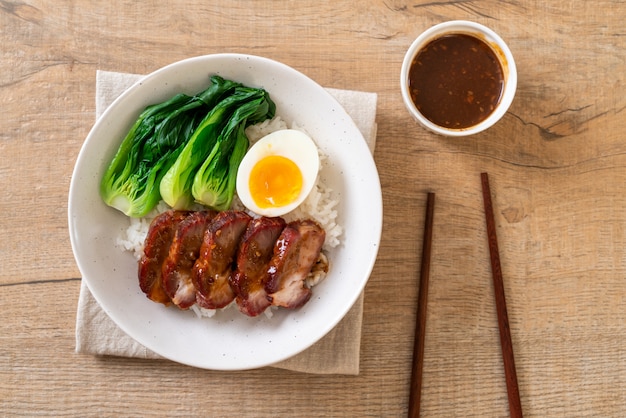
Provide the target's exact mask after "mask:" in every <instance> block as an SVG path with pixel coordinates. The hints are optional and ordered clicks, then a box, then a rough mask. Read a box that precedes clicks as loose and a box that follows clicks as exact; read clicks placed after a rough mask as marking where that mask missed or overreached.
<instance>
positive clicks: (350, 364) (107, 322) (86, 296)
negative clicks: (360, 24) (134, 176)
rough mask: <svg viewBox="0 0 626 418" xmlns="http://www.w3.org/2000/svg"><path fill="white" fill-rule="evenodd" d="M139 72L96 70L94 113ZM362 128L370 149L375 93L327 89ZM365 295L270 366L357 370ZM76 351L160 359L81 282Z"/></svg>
mask: <svg viewBox="0 0 626 418" xmlns="http://www.w3.org/2000/svg"><path fill="white" fill-rule="evenodd" d="M141 77H142V76H141V75H137V74H125V73H115V72H108V71H98V72H97V74H96V118H98V117H100V115H101V114H102V113H103V112H104V110H105V109H106V108H107V107H108V106H109V105H110V104H111V103H112V102H113V100H115V99H116V98H117V97H118V96H119V95H120V94H121V93H122V92H123V91H124V90H126V89H127V88H128V87H130V86H131V85H132V84H133V83H135V82H136V81H137V80H139V79H141ZM328 91H329V92H330V93H331V94H332V95H333V96H334V97H335V98H336V99H337V101H339V103H341V105H342V106H343V107H344V109H346V111H347V112H348V114H350V116H351V117H352V118H353V120H354V122H355V123H356V125H357V126H358V128H359V129H360V130H361V132H362V134H363V136H364V137H365V140H366V141H367V144H368V146H369V148H370V151H372V152H374V147H375V143H376V127H377V126H376V122H375V118H376V101H377V95H376V94H375V93H367V92H358V91H349V90H336V89H328ZM362 318H363V294H361V296H360V297H359V298H358V300H357V301H356V303H355V304H354V306H353V307H352V309H351V310H350V311H349V312H348V314H347V315H346V316H345V317H344V318H343V319H342V320H341V321H340V322H339V324H337V326H336V327H335V328H334V329H333V330H332V331H330V332H329V333H328V334H327V335H326V336H324V338H322V339H321V340H320V341H318V342H317V343H316V344H314V345H313V346H311V347H309V348H308V349H307V350H305V351H303V352H302V353H300V354H298V355H296V356H294V357H292V358H289V359H287V360H285V361H282V362H280V363H276V364H274V365H272V367H278V368H282V369H288V370H293V371H299V372H304V373H316V374H350V375H356V374H358V373H359V355H360V347H361V323H362ZM76 351H77V352H79V353H88V354H95V355H112V356H122V357H136V358H146V359H158V358H162V357H160V356H159V355H158V354H156V353H154V352H152V351H150V350H148V349H147V348H145V347H144V346H142V345H141V344H139V343H138V342H136V341H135V340H134V339H132V338H131V337H129V336H128V335H127V334H126V333H124V331H122V330H121V329H120V328H119V327H118V326H117V325H116V324H115V323H114V322H113V320H111V319H110V318H109V317H108V315H107V314H106V313H105V312H104V310H102V308H101V307H100V305H98V303H97V302H96V300H95V299H94V297H93V296H92V294H91V293H90V292H89V289H88V287H87V285H86V284H85V282H84V281H83V282H81V286H80V294H79V298H78V310H77V315H76Z"/></svg>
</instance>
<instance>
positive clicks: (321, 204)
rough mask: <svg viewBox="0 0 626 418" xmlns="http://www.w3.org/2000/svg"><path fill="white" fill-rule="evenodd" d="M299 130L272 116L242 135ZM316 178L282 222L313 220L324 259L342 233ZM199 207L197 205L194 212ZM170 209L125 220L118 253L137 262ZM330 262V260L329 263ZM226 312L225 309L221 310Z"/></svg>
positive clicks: (331, 197) (328, 194) (330, 195)
mask: <svg viewBox="0 0 626 418" xmlns="http://www.w3.org/2000/svg"><path fill="white" fill-rule="evenodd" d="M289 128H291V129H300V130H302V131H304V129H301V128H300V127H298V126H297V124H295V123H294V124H293V125H292V126H288V124H287V123H286V122H285V121H283V120H282V119H281V118H280V117H278V116H277V117H275V118H273V119H271V120H266V121H264V122H261V123H259V124H257V125H252V126H250V127H248V128H247V129H246V134H247V135H248V138H249V139H250V143H251V144H253V143H255V142H256V141H258V140H259V139H261V138H262V137H264V136H266V135H268V134H270V133H272V132H274V131H278V130H281V129H289ZM318 152H319V153H320V173H322V172H323V171H324V167H325V166H326V163H327V162H326V156H325V155H324V154H323V153H322V152H321V151H319V149H318ZM321 177H322V176H321V175H318V177H317V182H316V185H315V186H314V187H313V190H312V191H311V193H310V194H309V196H308V197H307V199H306V200H305V201H304V202H303V203H302V204H301V205H300V206H299V207H297V208H296V209H295V210H294V211H292V212H290V213H288V214H285V215H283V216H282V218H283V219H285V221H287V222H290V221H293V220H296V219H304V218H310V219H314V220H316V221H317V222H318V223H319V224H320V225H321V226H322V228H324V230H325V231H326V240H325V242H324V246H323V248H322V251H323V255H324V256H325V257H326V256H327V254H328V253H329V251H330V250H332V249H333V248H335V247H337V246H338V245H339V244H341V240H340V237H341V235H342V233H343V228H342V227H341V226H340V225H339V224H338V223H337V215H338V214H337V209H336V208H337V204H338V203H339V201H338V199H337V198H336V196H335V193H334V191H333V190H332V189H331V188H330V187H328V186H327V185H326V184H325V183H324V181H323V180H322V178H321ZM201 208H202V207H201V206H199V207H198V209H201ZM233 208H234V209H239V210H245V207H244V206H243V205H242V204H241V202H240V201H239V199H238V198H237V195H235V198H234V200H233ZM169 209H170V207H169V206H168V205H167V204H166V203H165V202H163V201H161V202H160V203H159V204H158V205H157V206H156V208H155V209H153V210H152V211H151V212H150V213H149V214H148V215H147V216H145V217H143V218H129V219H130V220H129V226H128V228H127V229H126V230H124V231H122V233H121V234H120V236H119V237H118V238H117V242H116V245H117V247H118V248H120V249H121V250H122V251H128V252H131V253H132V254H133V256H134V257H135V258H136V259H137V260H139V259H140V258H141V257H142V256H143V244H144V241H145V238H146V235H147V234H148V229H149V227H150V223H151V222H152V220H153V219H154V218H155V217H156V216H157V215H158V214H160V213H163V212H165V211H167V210H169ZM329 263H330V260H329ZM324 276H325V275H324V274H323V273H321V272H318V273H316V274H313V275H311V276H310V277H309V278H308V279H307V285H308V286H311V287H312V286H314V285H316V284H317V283H319V282H320V281H321V280H323V278H324ZM224 309H227V308H224ZM192 310H193V311H194V312H196V314H197V315H198V316H203V317H211V316H213V315H214V314H215V311H214V310H209V309H202V308H199V307H197V306H195V305H194V306H192ZM266 315H268V316H271V310H270V309H267V310H266Z"/></svg>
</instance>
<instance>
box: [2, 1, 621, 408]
mask: <svg viewBox="0 0 626 418" xmlns="http://www.w3.org/2000/svg"><path fill="white" fill-rule="evenodd" d="M625 18H626V8H625V7H624V3H623V2H621V1H611V0H599V1H594V2H582V1H581V2H568V1H563V0H555V1H551V2H544V1H539V0H530V1H523V2H522V1H515V0H514V1H509V2H498V1H492V0H485V1H481V2H476V1H460V2H459V1H443V2H432V1H428V2H422V1H412V2H407V1H403V0H386V1H370V0H364V1H361V2H352V1H350V2H347V1H332V2H331V1H316V2H306V1H303V2H298V3H297V5H296V3H295V2H274V1H269V0H253V1H243V0H235V1H223V0H216V1H212V2H206V1H199V0H189V1H186V2H182V1H178V0H173V1H170V2H156V1H148V2H136V1H129V0H112V1H109V2H101V1H90V0H86V1H81V2H73V1H66V0H61V1H57V2H43V1H37V0H33V1H26V2H24V1H21V2H18V1H11V0H7V1H3V2H0V28H2V30H0V40H1V41H2V45H3V46H2V49H1V50H2V59H1V60H0V107H1V108H2V112H3V114H2V118H0V156H1V158H0V193H1V195H0V196H1V199H0V210H1V211H2V213H3V216H2V218H1V220H0V231H1V232H2V240H0V256H1V257H2V258H1V262H0V315H1V317H2V318H3V320H2V321H0V411H2V414H6V415H9V416H16V415H50V416H81V417H84V416H120V415H135V416H150V415H153V416H157V415H158V416H162V415H169V416H190V415H200V416H250V417H253V416H254V417H258V416H308V417H318V416H319V417H322V416H372V417H379V416H385V417H387V416H390V417H394V416H405V415H406V414H407V411H408V392H407V388H408V386H409V381H410V372H411V358H412V342H413V341H412V335H413V331H414V310H415V306H416V296H415V295H417V285H418V273H417V272H418V271H419V261H420V260H419V251H420V245H421V244H420V239H419V237H420V236H421V234H422V228H423V226H422V217H421V216H416V215H415V214H422V213H424V199H423V195H424V193H425V192H426V191H428V190H437V223H436V224H435V226H434V231H433V233H434V235H435V236H436V237H437V245H436V246H433V249H432V259H431V272H430V287H429V297H428V299H429V300H428V329H427V335H426V346H425V350H424V370H423V391H422V398H421V412H422V416H437V417H440V416H445V417H448V416H467V417H472V416H476V417H496V416H506V415H507V413H508V404H507V396H506V386H505V380H504V374H503V370H502V365H501V363H500V362H499V358H500V351H499V350H500V348H499V335H498V325H497V321H496V319H495V318H496V307H495V304H494V301H493V298H492V297H489V295H491V294H492V292H493V289H492V287H491V283H490V280H489V278H490V267H489V263H488V262H486V260H488V259H489V255H488V248H487V246H486V242H487V240H486V236H485V232H484V218H483V209H482V201H481V191H480V182H479V181H478V180H477V179H478V175H479V173H481V172H489V173H490V175H492V176H493V177H494V178H497V179H498V181H497V187H493V193H494V198H497V202H498V211H497V212H496V213H495V216H496V222H497V225H498V228H499V229H498V233H502V234H503V235H504V236H506V237H507V239H506V241H503V242H502V245H501V247H500V257H501V260H502V266H503V274H504V276H505V277H506V278H507V280H506V282H505V292H506V295H507V307H508V313H509V318H510V327H511V334H512V344H513V347H514V349H515V356H516V365H517V375H518V376H517V377H518V381H519V387H520V392H521V393H523V394H524V396H523V398H522V406H523V410H524V413H525V415H526V416H531V417H532V416H537V417H562V416H576V417H596V416H624V415H626V393H625V392H624V390H623V388H624V387H626V361H625V359H626V348H625V347H626V309H624V306H626V300H625V299H626V297H625V295H626V280H624V277H625V276H626V211H625V210H624V207H626V194H625V193H624V184H626V141H625V140H624V132H626V118H625V117H624V115H625V109H626V94H624V93H625V85H626V80H625V78H626V59H625V55H624V51H626V30H625V29H624V24H623V22H624V20H625ZM451 19H468V20H473V21H477V22H479V23H483V24H485V25H487V26H489V27H491V28H492V29H494V30H495V31H496V32H498V33H499V34H500V35H501V36H502V38H503V39H504V40H505V41H506V42H507V43H508V44H509V46H510V48H511V50H512V51H513V54H514V56H515V59H516V63H517V66H518V71H519V84H518V91H517V95H516V98H515V100H514V102H513V105H512V106H511V108H510V111H509V112H508V113H507V115H506V116H505V117H504V118H503V119H502V120H501V121H500V122H499V123H498V124H497V125H496V126H494V127H493V128H492V129H490V130H488V131H486V132H484V133H481V134H479V135H477V136H475V137H472V138H470V139H463V140H450V139H445V138H441V137H437V136H435V135H432V134H430V133H428V132H426V131H425V130H423V129H422V128H420V127H419V126H417V125H416V124H415V123H414V122H413V121H412V120H411V118H410V116H409V115H408V112H406V110H405V109H404V107H403V104H402V100H401V96H400V92H399V80H398V79H399V71H400V65H401V62H402V58H403V55H404V52H405V50H406V49H407V48H408V46H409V45H410V43H411V42H412V41H413V39H414V38H415V37H416V36H417V35H418V34H419V33H420V32H421V31H423V30H424V29H426V28H427V27H429V26H431V25H434V24H436V23H439V22H442V21H445V20H451ZM225 51H228V52H244V53H251V54H256V55H262V56H267V57H269V58H273V59H276V60H279V61H282V62H284V63H286V64H288V65H291V66H293V67H294V68H296V69H298V70H300V71H302V72H304V73H305V74H307V75H308V76H310V77H311V78H313V79H314V80H316V81H317V82H318V83H320V84H322V85H324V86H328V87H334V88H342V89H355V90H365V91H371V92H375V93H377V94H378V112H377V123H378V141H377V148H376V152H375V154H374V156H375V160H376V163H377V166H378V170H379V175H380V181H381V185H382V188H383V203H384V211H385V213H384V230H383V236H382V240H381V243H380V252H379V257H378V260H377V263H376V266H375V268H374V271H373V273H372V276H371V279H370V281H369V283H368V285H367V288H366V291H365V307H364V309H365V312H364V318H363V338H362V345H361V374H360V375H359V376H356V377H348V376H312V375H303V374H298V373H293V372H287V371H281V370H276V369H272V368H266V369H262V370H255V371H249V372H237V373H223V372H212V371H204V370H197V369H193V368H189V367H184V366H180V365H177V364H174V363H170V362H167V361H142V360H134V359H122V358H95V357H91V356H86V355H79V354H76V353H75V352H74V323H75V311H76V302H77V297H78V290H79V285H80V283H79V280H80V273H79V271H78V268H77V267H76V264H75V262H74V259H73V256H72V252H71V248H70V242H69V237H68V231H67V215H66V213H67V193H68V189H69V182H70V178H71V174H72V168H73V165H74V163H75V161H76V157H77V155H78V152H79V150H80V147H81V145H82V143H83V141H84V139H85V137H86V135H87V133H88V132H89V129H90V128H91V126H92V124H93V122H94V110H95V104H94V94H95V72H96V70H97V69H103V70H112V71H126V72H133V73H147V72H150V71H153V70H155V69H157V68H159V67H161V66H163V65H166V64H169V63H171V62H173V61H177V60H179V59H183V58H188V57H191V56H196V55H201V54H210V53H216V52H225ZM364 227H367V226H366V225H365V226H364Z"/></svg>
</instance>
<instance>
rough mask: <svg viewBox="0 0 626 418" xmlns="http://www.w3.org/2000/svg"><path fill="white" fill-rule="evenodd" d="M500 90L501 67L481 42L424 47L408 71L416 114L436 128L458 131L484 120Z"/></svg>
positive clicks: (446, 41)
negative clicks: (417, 112) (436, 126)
mask: <svg viewBox="0 0 626 418" xmlns="http://www.w3.org/2000/svg"><path fill="white" fill-rule="evenodd" d="M503 87H504V74H503V69H502V65H501V64H500V61H499V60H498V57H497V56H496V54H495V52H494V51H493V49H491V47H490V46H489V45H487V44H486V43H485V42H484V41H482V40H481V39H478V38H476V37H474V36H471V35H466V34H451V35H444V36H442V37H440V38H437V39H435V40H433V41H431V42H430V43H428V44H427V45H426V46H425V47H424V48H423V49H422V50H421V51H420V52H419V53H418V54H417V56H416V57H415V59H414V60H413V63H412V64H411V68H410V70H409V91H410V94H411V98H412V100H413V103H415V106H417V108H418V110H419V111H420V112H421V113H422V114H423V115H424V116H425V117H426V118H427V119H428V120H430V121H431V122H433V123H435V124H436V125H439V126H442V127H445V128H451V129H464V128H469V127H471V126H474V125H477V124H478V123H480V122H482V121H483V120H485V119H487V117H489V115H490V114H491V113H492V112H493V110H494V109H495V107H496V106H497V105H498V102H499V101H500V97H501V95H502V90H503Z"/></svg>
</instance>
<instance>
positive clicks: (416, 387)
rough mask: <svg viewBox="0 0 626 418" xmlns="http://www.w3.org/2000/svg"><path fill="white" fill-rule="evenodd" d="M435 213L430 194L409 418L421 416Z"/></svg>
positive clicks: (429, 194)
mask: <svg viewBox="0 0 626 418" xmlns="http://www.w3.org/2000/svg"><path fill="white" fill-rule="evenodd" d="M434 213H435V194H434V193H428V196H427V200H426V219H425V222H424V243H423V245H422V267H421V272H420V282H419V296H418V299H417V315H416V319H415V336H414V340H413V366H412V369H411V392H410V395H409V417H410V418H417V417H419V414H420V401H421V395H422V370H423V365H424V334H425V333H426V305H427V302H428V279H429V277H430V253H431V247H432V236H433V217H434Z"/></svg>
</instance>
